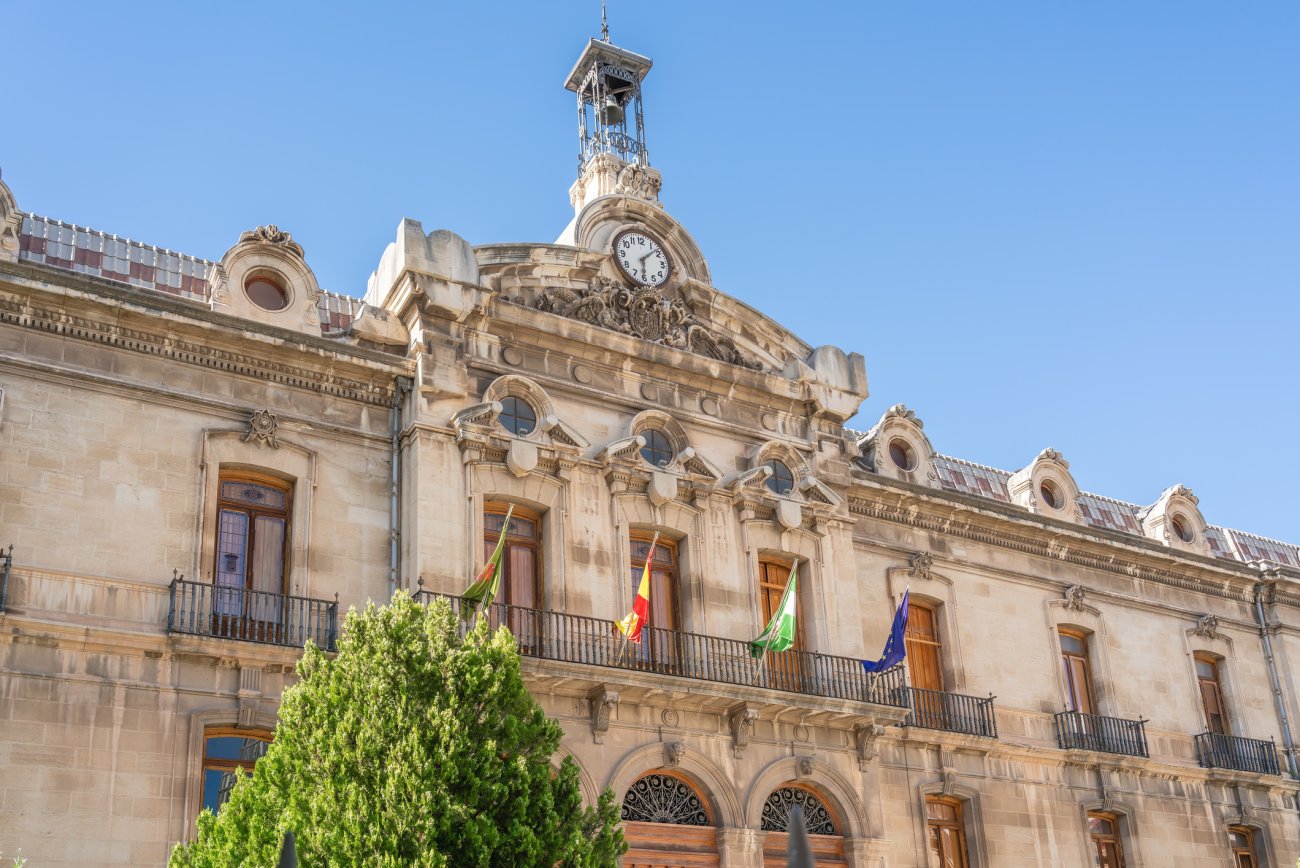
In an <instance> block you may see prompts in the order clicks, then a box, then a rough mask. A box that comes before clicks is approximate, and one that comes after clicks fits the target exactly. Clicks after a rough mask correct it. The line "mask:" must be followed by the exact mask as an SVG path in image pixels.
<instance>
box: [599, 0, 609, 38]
mask: <svg viewBox="0 0 1300 868" xmlns="http://www.w3.org/2000/svg"><path fill="white" fill-rule="evenodd" d="M600 38H601V40H602V41H604V42H609V19H607V18H606V17H605V0H600Z"/></svg>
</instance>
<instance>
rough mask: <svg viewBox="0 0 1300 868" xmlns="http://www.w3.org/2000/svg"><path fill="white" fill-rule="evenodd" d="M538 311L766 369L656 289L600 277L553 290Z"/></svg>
mask: <svg viewBox="0 0 1300 868" xmlns="http://www.w3.org/2000/svg"><path fill="white" fill-rule="evenodd" d="M536 307H537V309H538V310H543V311H546V312H547V313H554V314H558V315H559V316H563V317H568V318H569V319H576V320H580V321H582V322H585V323H590V324H591V325H595V326H600V327H601V328H606V329H609V330H611V331H616V332H620V333H622V334H625V335H631V336H632V337H637V338H641V339H642V340H647V341H650V342H651V343H656V344H663V345H664V346H667V347H674V348H675V349H679V350H687V351H689V352H692V353H697V354H699V355H702V356H708V357H709V358H711V359H718V360H719V361H723V362H727V363H729V364H732V365H739V366H741V367H743V368H750V369H752V370H755V371H757V370H760V369H761V368H762V365H760V364H759V362H758V361H756V360H755V359H751V358H749V357H748V356H746V355H745V354H744V353H742V352H741V351H740V350H739V349H737V348H736V344H735V342H734V341H733V340H732V339H731V338H729V337H727V336H726V335H721V334H718V333H717V332H715V331H713V330H712V329H710V328H708V327H707V326H705V325H704V324H703V323H702V322H700V320H699V319H698V318H697V317H696V316H695V314H693V313H691V312H690V310H689V309H688V308H687V307H686V305H685V304H684V303H683V302H682V300H681V299H676V298H674V299H668V298H665V297H664V294H663V292H662V291H661V290H660V289H658V288H648V287H636V288H628V287H626V286H623V285H622V284H621V283H619V282H618V281H616V280H611V279H609V278H606V277H597V278H596V279H594V280H593V281H592V282H591V285H590V287H589V288H587V289H578V290H573V289H568V288H567V287H558V286H553V287H551V288H550V289H547V290H546V291H544V292H543V293H542V294H541V296H540V297H539V298H538V299H537V302H536Z"/></svg>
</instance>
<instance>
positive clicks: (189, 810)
mask: <svg viewBox="0 0 1300 868" xmlns="http://www.w3.org/2000/svg"><path fill="white" fill-rule="evenodd" d="M239 717H240V714H239V712H238V711H233V710H227V709H208V710H205V711H196V712H194V713H192V714H191V715H190V719H189V743H188V756H187V762H186V774H185V796H184V801H185V809H184V813H182V814H181V821H182V822H183V823H184V824H185V825H184V828H183V829H180V830H177V832H178V834H177V835H176V840H179V841H181V842H187V841H191V840H193V837H194V835H195V833H196V832H197V831H198V826H197V822H198V817H199V813H200V811H202V809H203V766H204V759H205V752H206V747H207V736H208V734H209V731H212V730H217V731H229V732H234V733H239V732H263V733H270V734H271V736H272V740H274V736H275V727H276V724H277V723H278V721H279V719H278V717H277V714H276V712H275V711H274V710H271V711H257V712H256V713H255V714H253V715H251V716H250V717H251V723H249V724H247V725H244V724H241V723H240V722H239Z"/></svg>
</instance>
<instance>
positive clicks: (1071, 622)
mask: <svg viewBox="0 0 1300 868" xmlns="http://www.w3.org/2000/svg"><path fill="white" fill-rule="evenodd" d="M1047 621H1048V633H1049V635H1048V637H1047V639H1048V642H1049V643H1050V646H1049V647H1050V648H1051V654H1052V657H1051V659H1052V669H1053V672H1054V676H1053V677H1054V679H1055V683H1056V693H1057V700H1058V703H1059V707H1060V708H1061V709H1062V710H1064V709H1066V708H1068V707H1069V702H1068V699H1069V696H1070V693H1069V686H1068V685H1067V684H1066V681H1065V673H1064V671H1063V667H1062V664H1061V661H1062V658H1063V657H1064V652H1063V649H1062V648H1061V631H1062V630H1064V631H1066V632H1067V633H1081V634H1083V635H1084V636H1086V637H1087V639H1088V658H1089V660H1088V662H1089V664H1090V668H1091V670H1092V687H1093V696H1094V700H1095V702H1096V704H1097V709H1096V711H1095V712H1094V713H1096V714H1099V715H1102V716H1104V717H1125V715H1124V714H1123V713H1122V711H1121V709H1120V707H1119V701H1118V696H1117V694H1116V688H1115V685H1116V681H1115V678H1114V675H1113V670H1112V666H1111V659H1110V650H1109V645H1110V642H1109V638H1108V637H1109V632H1108V631H1107V629H1106V624H1105V621H1104V620H1103V618H1102V614H1101V611H1100V610H1098V609H1097V608H1095V607H1094V606H1090V605H1088V604H1087V603H1080V604H1077V605H1076V606H1075V607H1074V608H1071V607H1070V604H1069V603H1068V602H1067V601H1066V600H1050V601H1048V606H1047ZM1131 716H1132V717H1134V718H1136V717H1138V716H1139V715H1131Z"/></svg>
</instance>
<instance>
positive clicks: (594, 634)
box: [415, 591, 907, 708]
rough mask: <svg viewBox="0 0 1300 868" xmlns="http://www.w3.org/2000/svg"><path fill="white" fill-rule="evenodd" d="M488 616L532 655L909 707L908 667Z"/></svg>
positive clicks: (572, 620)
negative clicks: (630, 638)
mask: <svg viewBox="0 0 1300 868" xmlns="http://www.w3.org/2000/svg"><path fill="white" fill-rule="evenodd" d="M434 599H444V600H447V601H448V602H450V603H451V607H452V610H453V611H455V612H456V613H457V614H459V613H460V611H461V609H460V607H461V601H460V598H459V597H451V596H446V595H443V594H434V593H432V592H430V591H418V592H417V593H416V594H415V600H416V602H419V603H426V604H427V603H429V602H430V601H432V600H434ZM489 617H490V618H491V624H492V626H493V627H498V626H505V627H509V628H510V632H512V633H513V634H514V635H515V639H516V640H517V641H518V642H519V653H520V654H522V655H524V656H525V657H536V658H539V659H542V660H553V661H558V662H564V663H579V664H585V665H588V666H599V667H604V668H609V669H622V670H629V671H634V672H651V673H655V674H659V675H671V676H677V677H680V678H691V679H695V680H697V681H713V682H717V683H719V684H738V685H744V686H747V687H759V688H766V689H768V690H781V691H785V692H788V693H802V694H806V695H809V696H821V697H828V698H831V699H847V700H852V701H856V702H870V703H874V704H878V705H891V706H895V707H898V708H905V707H906V702H907V699H906V697H907V694H906V692H905V691H904V689H903V670H902V667H895V668H893V669H890V670H888V671H887V672H882V673H881V674H880V675H878V676H875V677H869V676H868V675H867V673H866V670H864V669H863V668H862V661H860V660H857V659H855V658H852V657H835V656H832V655H829V654H814V653H811V652H808V651H784V652H782V653H780V654H771V655H769V656H768V659H767V662H766V664H765V665H764V666H763V667H762V668H761V669H760V668H759V665H758V661H757V660H755V659H753V658H752V657H751V656H750V654H749V643H748V642H744V641H741V640H738V639H722V638H719V637H717V636H704V635H700V634H697V633H681V632H678V631H676V630H664V629H660V628H657V627H646V628H645V629H644V630H643V631H642V634H641V635H642V641H641V645H640V646H637V645H630V644H629V645H627V646H626V647H625V646H624V644H623V640H622V636H621V634H619V633H618V632H617V631H616V630H615V628H614V622H613V621H606V620H603V619H600V618H588V617H585V616H583V615H568V614H565V613H563V612H547V611H542V610H539V609H525V608H521V607H518V606H505V605H501V604H496V605H493V606H492V607H491V612H490V615H489ZM462 623H463V622H462Z"/></svg>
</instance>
